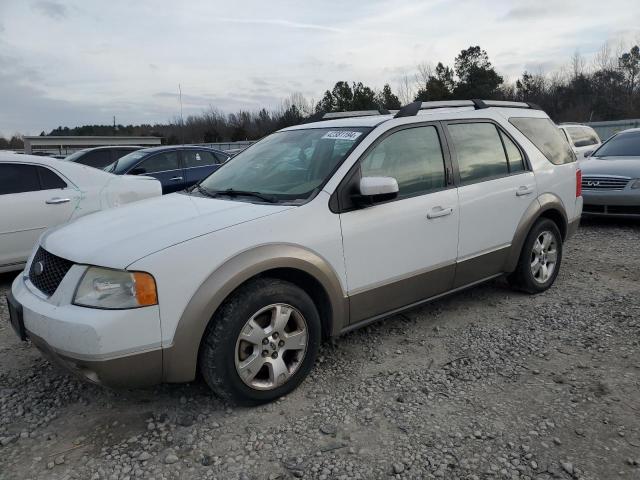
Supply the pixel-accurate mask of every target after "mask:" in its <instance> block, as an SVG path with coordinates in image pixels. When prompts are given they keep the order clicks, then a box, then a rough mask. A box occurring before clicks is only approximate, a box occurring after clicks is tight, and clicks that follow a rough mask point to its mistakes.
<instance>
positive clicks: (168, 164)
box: [123, 150, 180, 174]
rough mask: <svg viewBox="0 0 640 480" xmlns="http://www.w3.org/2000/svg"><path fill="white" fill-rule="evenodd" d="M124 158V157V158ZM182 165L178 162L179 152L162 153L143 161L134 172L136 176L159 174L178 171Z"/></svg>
mask: <svg viewBox="0 0 640 480" xmlns="http://www.w3.org/2000/svg"><path fill="white" fill-rule="evenodd" d="M123 158H124V157H123ZM179 168H180V163H179V162H178V152H176V151H175V150H174V151H172V152H162V153H158V154H156V155H153V156H152V157H149V158H147V159H146V160H143V161H142V162H141V163H140V165H137V166H136V167H135V168H134V169H133V170H135V172H134V173H136V174H144V173H159V172H166V171H169V170H178V169H179Z"/></svg>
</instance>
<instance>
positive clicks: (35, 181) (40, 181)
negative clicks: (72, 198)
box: [0, 163, 67, 195]
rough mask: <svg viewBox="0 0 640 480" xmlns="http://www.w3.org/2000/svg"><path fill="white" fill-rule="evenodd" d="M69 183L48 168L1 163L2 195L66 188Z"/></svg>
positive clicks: (0, 186)
mask: <svg viewBox="0 0 640 480" xmlns="http://www.w3.org/2000/svg"><path fill="white" fill-rule="evenodd" d="M66 186H67V184H66V183H65V182H64V181H63V180H62V179H61V178H60V177H58V176H57V175H56V174H55V173H53V172H52V171H51V170H49V169H48V168H44V167H38V166H36V165H22V164H19V163H0V195H9V194H12V193H25V192H36V191H38V190H52V189H56V188H65V187H66Z"/></svg>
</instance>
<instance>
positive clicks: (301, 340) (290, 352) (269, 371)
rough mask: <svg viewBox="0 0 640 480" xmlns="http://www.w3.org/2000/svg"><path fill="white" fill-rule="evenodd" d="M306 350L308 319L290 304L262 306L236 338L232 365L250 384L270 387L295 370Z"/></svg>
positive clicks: (258, 386)
mask: <svg viewBox="0 0 640 480" xmlns="http://www.w3.org/2000/svg"><path fill="white" fill-rule="evenodd" d="M306 352H307V321H306V320H305V318H304V316H303V315H302V313H300V312H299V311H298V310H297V309H295V308H294V307H292V306H291V305H287V304H284V303H276V304H273V305H268V306H266V307H264V308H261V309H260V310H259V311H258V312H256V313H255V314H254V315H252V316H251V318H250V319H249V320H248V321H247V323H246V324H245V325H244V327H243V328H242V330H241V331H240V335H239V336H238V340H237V341H236V349H235V365H236V371H237V372H238V375H239V376H240V378H241V379H242V381H243V382H244V383H245V384H246V385H247V386H249V387H251V388H255V389H256V390H272V389H274V388H276V387H278V386H280V385H283V384H284V383H286V382H287V380H289V378H291V376H292V375H294V374H295V373H296V371H297V370H298V368H299V367H300V365H301V364H302V361H303V360H304V356H305V353H306Z"/></svg>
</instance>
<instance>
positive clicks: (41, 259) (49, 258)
mask: <svg viewBox="0 0 640 480" xmlns="http://www.w3.org/2000/svg"><path fill="white" fill-rule="evenodd" d="M72 265H73V262H70V261H69V260H65V259H64V258H60V257H56V256H55V255H53V254H52V253H49V252H47V251H46V250H45V249H44V248H42V247H40V248H38V251H37V252H36V254H35V256H34V257H33V261H32V262H31V268H29V280H31V283H33V284H34V285H35V286H36V288H37V289H38V290H40V291H41V292H43V293H46V294H47V295H48V296H51V295H53V294H54V293H55V291H56V290H57V289H58V286H59V285H60V282H62V279H63V278H64V276H65V275H66V274H67V272H68V271H69V269H70V268H71V266H72Z"/></svg>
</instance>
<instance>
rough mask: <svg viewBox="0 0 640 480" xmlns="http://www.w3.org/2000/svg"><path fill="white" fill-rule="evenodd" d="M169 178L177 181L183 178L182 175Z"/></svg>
mask: <svg viewBox="0 0 640 480" xmlns="http://www.w3.org/2000/svg"><path fill="white" fill-rule="evenodd" d="M169 180H171V181H175V182H177V181H178V180H182V177H173V178H170V179H169Z"/></svg>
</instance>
